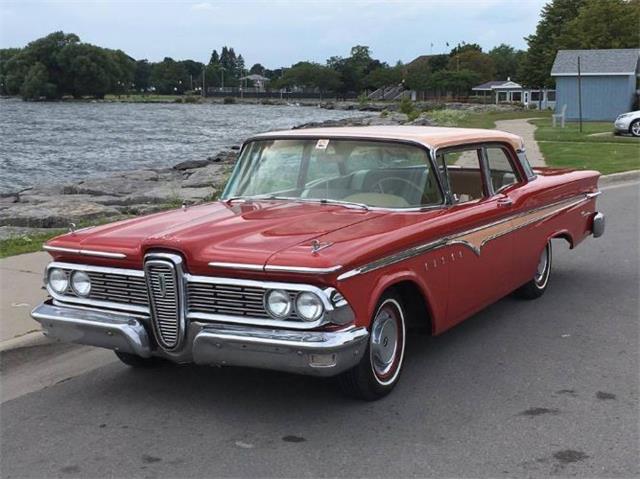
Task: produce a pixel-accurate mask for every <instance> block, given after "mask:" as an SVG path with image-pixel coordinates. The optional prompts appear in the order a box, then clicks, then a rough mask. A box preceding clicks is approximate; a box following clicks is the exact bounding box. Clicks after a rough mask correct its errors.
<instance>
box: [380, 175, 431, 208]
mask: <svg viewBox="0 0 640 480" xmlns="http://www.w3.org/2000/svg"><path fill="white" fill-rule="evenodd" d="M389 182H396V183H403V184H405V185H407V186H408V187H409V188H411V189H412V190H415V191H416V192H417V193H418V198H420V201H422V197H423V195H424V192H423V190H422V188H421V187H419V186H418V185H416V184H415V183H413V182H412V181H410V180H407V179H406V178H402V177H387V178H381V179H380V180H378V181H377V182H376V183H374V184H373V186H372V187H371V189H372V190H373V191H375V190H376V189H377V190H378V191H379V192H380V193H384V194H390V195H396V196H399V197H403V198H404V196H403V195H398V194H397V193H394V192H393V189H392V188H388V190H389V191H385V188H384V185H385V184H387V183H389ZM405 200H406V198H405ZM409 203H411V202H409Z"/></svg>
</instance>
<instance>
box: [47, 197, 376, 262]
mask: <svg viewBox="0 0 640 480" xmlns="http://www.w3.org/2000/svg"><path fill="white" fill-rule="evenodd" d="M384 215H386V213H385V212H380V211H367V210H363V209H359V208H347V207H345V206H340V205H330V204H312V203H295V202H276V201H264V202H249V203H240V202H234V203H233V204H231V205H229V204H227V203H225V202H215V203H210V204H205V205H199V206H194V207H190V208H186V209H180V210H173V211H169V212H162V213H158V214H153V215H148V216H145V217H140V218H135V219H129V220H124V221H120V222H115V223H112V224H108V225H104V226H99V227H93V228H89V229H85V230H78V231H76V232H74V233H70V234H66V235H63V236H61V237H57V238H55V239H54V240H52V241H50V242H48V244H47V245H48V246H52V247H59V248H60V247H61V248H67V249H79V250H84V251H98V252H110V253H123V254H125V255H126V258H125V259H124V260H122V261H120V263H122V264H123V265H124V264H126V266H128V267H135V268H140V266H141V265H142V259H143V257H144V255H145V254H146V253H148V252H150V251H154V250H173V251H177V252H179V253H181V254H182V255H183V256H184V257H185V258H186V260H187V264H188V265H189V266H190V267H192V269H195V270H196V271H197V270H202V269H203V268H207V265H208V264H209V263H210V262H224V263H242V264H253V265H265V264H267V262H268V260H269V258H270V257H272V256H273V255H275V254H276V253H277V252H281V251H286V250H288V249H290V248H292V247H294V246H301V245H305V244H306V245H308V248H305V249H304V250H305V252H306V254H305V257H311V242H312V241H313V240H316V239H321V238H322V237H324V236H326V235H328V234H330V233H332V232H337V231H340V230H341V229H344V228H346V227H350V226H353V225H356V224H360V223H363V222H368V221H371V220H374V219H376V218H380V217H381V216H384ZM55 256H56V257H59V256H62V257H65V256H67V257H68V256H69V254H64V253H56V255H55ZM96 260H97V261H98V263H104V262H102V261H101V260H99V258H98V257H96ZM84 261H85V262H86V257H84ZM109 264H113V260H111V261H110V263H109Z"/></svg>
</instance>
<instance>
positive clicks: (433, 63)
mask: <svg viewBox="0 0 640 480" xmlns="http://www.w3.org/2000/svg"><path fill="white" fill-rule="evenodd" d="M448 64H449V55H431V56H429V68H431V71H432V72H434V73H435V72H438V71H440V70H446V69H447V65H448Z"/></svg>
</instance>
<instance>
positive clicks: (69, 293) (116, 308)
mask: <svg viewBox="0 0 640 480" xmlns="http://www.w3.org/2000/svg"><path fill="white" fill-rule="evenodd" d="M598 176H599V173H598V172H593V171H570V170H559V169H550V168H539V169H535V170H532V168H531V167H530V165H529V163H528V162H527V159H526V157H525V153H524V146H523V142H522V139H521V138H520V137H517V136H515V135H512V134H508V133H504V132H499V131H495V130H471V129H455V128H434V127H362V128H356V127H354V128H334V129H324V128H323V129H310V130H294V131H285V132H274V133H267V134H262V135H257V136H255V137H253V138H251V139H249V140H248V141H246V142H245V143H244V145H243V147H242V150H241V153H240V156H239V159H238V161H237V164H236V166H235V170H234V171H233V174H232V176H231V178H230V180H229V182H228V185H227V187H226V190H225V192H224V193H223V195H222V197H221V200H219V201H216V202H212V203H208V204H204V205H199V206H192V207H183V208H182V209H178V210H174V211H170V212H164V213H158V214H153V215H148V216H145V217H141V218H135V219H129V220H124V221H120V222H117V223H112V224H109V225H104V226H98V227H92V228H87V229H83V230H77V231H72V232H70V233H68V234H65V235H62V236H60V237H57V238H55V239H53V240H51V241H49V242H48V243H47V244H46V245H45V246H44V248H45V249H46V250H47V251H49V252H50V253H51V255H52V256H53V259H54V261H53V262H52V263H50V264H49V265H48V266H47V270H46V278H45V281H46V288H47V291H48V293H49V295H50V298H49V299H48V300H46V301H45V302H44V303H43V304H41V305H40V306H38V307H37V308H36V309H35V310H34V311H33V317H34V318H35V319H36V320H38V321H39V322H40V323H41V324H42V326H43V329H44V331H45V333H46V334H47V335H49V336H50V337H53V338H56V339H59V340H63V341H70V342H76V343H81V344H87V345H95V346H99V347H106V348H110V349H113V350H115V353H116V355H117V356H118V357H119V358H120V359H121V360H122V361H123V362H124V363H126V364H128V365H131V366H135V367H137V366H148V365H152V364H154V363H157V362H158V361H159V360H160V359H162V358H164V359H169V360H172V361H174V362H177V363H189V362H194V363H197V364H206V365H232V366H249V367H258V368H267V369H275V370H282V371H288V372H295V373H302V374H310V375H320V376H338V378H339V380H340V384H341V385H342V386H343V388H344V389H345V390H346V391H347V392H348V393H351V394H353V395H356V396H359V397H361V398H364V399H376V398H379V397H381V396H383V395H385V394H387V393H389V392H390V391H391V390H392V389H393V387H394V386H395V385H396V383H397V382H398V378H399V375H400V371H401V369H402V366H403V362H404V360H405V358H404V352H405V342H406V338H407V335H408V334H409V331H410V330H409V327H414V326H415V327H422V328H426V329H427V331H428V332H430V333H431V334H433V335H437V334H439V333H441V332H444V331H445V330H447V329H448V328H451V327H453V326H454V325H456V324H457V323H459V322H461V321H462V320H464V319H465V318H467V317H469V316H471V315H473V314H474V313H475V312H478V311H479V310H481V309H482V308H484V307H485V306H487V305H489V304H491V303H492V302H495V301H496V300H498V299H500V298H501V297H503V296H505V295H507V294H509V293H512V292H515V293H516V294H517V295H519V296H520V297H523V298H527V299H533V298H537V297H540V296H541V295H542V294H543V293H544V291H545V290H546V288H547V286H548V284H549V276H550V271H551V258H552V257H551V239H553V238H562V239H565V240H566V241H567V242H569V244H570V246H571V247H575V246H576V245H578V244H579V243H580V242H581V241H582V240H584V239H585V238H586V237H587V236H588V235H593V236H594V237H598V236H600V235H602V233H603V231H604V216H603V215H602V213H598V212H597V211H596V197H597V195H598V194H599V191H598V186H597V181H598Z"/></svg>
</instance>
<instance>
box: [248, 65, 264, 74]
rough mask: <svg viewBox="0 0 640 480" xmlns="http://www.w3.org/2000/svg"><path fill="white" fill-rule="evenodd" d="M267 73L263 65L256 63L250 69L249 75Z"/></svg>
mask: <svg viewBox="0 0 640 480" xmlns="http://www.w3.org/2000/svg"><path fill="white" fill-rule="evenodd" d="M265 71H266V68H264V67H263V66H262V65H260V64H259V63H255V64H253V66H252V67H251V68H250V69H249V73H250V74H251V75H263V76H266V75H264V74H265Z"/></svg>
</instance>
